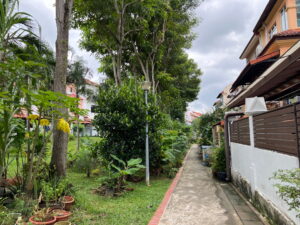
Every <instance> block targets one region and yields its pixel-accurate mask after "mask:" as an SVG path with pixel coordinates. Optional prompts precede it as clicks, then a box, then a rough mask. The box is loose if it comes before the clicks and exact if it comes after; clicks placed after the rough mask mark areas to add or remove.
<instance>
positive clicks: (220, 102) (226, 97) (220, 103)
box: [214, 84, 240, 108]
mask: <svg viewBox="0 0 300 225" xmlns="http://www.w3.org/2000/svg"><path fill="white" fill-rule="evenodd" d="M231 87H232V84H229V85H227V86H226V87H225V88H224V89H223V91H221V92H220V93H219V94H218V96H217V101H216V102H215V103H214V106H215V107H221V108H226V107H227V104H228V103H229V102H230V100H231V99H232V97H233V96H235V95H234V94H235V93H231V92H230V90H231ZM239 90H240V88H237V90H236V91H239Z"/></svg>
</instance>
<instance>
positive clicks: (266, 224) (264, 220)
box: [230, 183, 270, 225]
mask: <svg viewBox="0 0 300 225" xmlns="http://www.w3.org/2000/svg"><path fill="white" fill-rule="evenodd" d="M230 185H231V187H232V188H233V189H234V190H235V192H236V193H237V194H238V195H239V196H240V197H241V198H242V199H243V200H244V201H245V202H246V204H247V205H248V206H249V208H250V209H251V210H252V211H253V212H254V213H255V214H256V215H257V216H258V218H259V219H260V220H261V222H262V223H263V224H264V225H270V223H269V222H268V220H267V218H266V217H264V216H263V215H262V214H261V213H260V212H258V210H257V209H256V208H255V207H254V206H253V205H252V204H251V202H249V200H248V199H246V198H245V196H244V195H243V194H242V193H241V192H240V191H239V190H238V189H237V188H236V187H235V186H234V185H233V184H232V183H230Z"/></svg>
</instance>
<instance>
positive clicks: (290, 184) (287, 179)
mask: <svg viewBox="0 0 300 225" xmlns="http://www.w3.org/2000/svg"><path fill="white" fill-rule="evenodd" d="M271 179H276V180H279V181H280V182H281V183H277V184H275V187H276V188H277V189H278V193H279V195H280V197H281V198H282V199H283V200H284V201H285V202H286V203H287V204H288V205H289V207H290V208H289V210H295V211H296V212H297V217H299V218H300V169H299V168H298V169H294V170H279V171H278V172H276V173H275V174H274V176H273V177H272V178H271Z"/></svg>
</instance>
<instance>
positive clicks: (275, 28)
mask: <svg viewBox="0 0 300 225" xmlns="http://www.w3.org/2000/svg"><path fill="white" fill-rule="evenodd" d="M275 34H277V26H276V24H274V25H273V27H272V28H271V30H270V31H269V39H272V37H273V36H274V35H275Z"/></svg>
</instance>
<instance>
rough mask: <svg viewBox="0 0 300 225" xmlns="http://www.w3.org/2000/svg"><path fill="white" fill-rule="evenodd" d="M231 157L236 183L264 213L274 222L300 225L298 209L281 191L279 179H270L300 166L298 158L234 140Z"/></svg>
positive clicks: (282, 224) (281, 224)
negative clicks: (278, 187)
mask: <svg viewBox="0 0 300 225" xmlns="http://www.w3.org/2000/svg"><path fill="white" fill-rule="evenodd" d="M231 160H232V162H231V163H232V165H231V170H232V177H233V182H234V183H235V185H236V186H237V187H238V188H239V189H240V190H241V191H242V192H243V193H244V194H245V195H246V196H247V197H248V198H249V199H251V200H252V202H253V203H254V205H255V206H256V207H257V208H258V209H259V210H260V211H261V212H262V213H264V214H267V216H268V217H269V218H271V219H272V220H273V223H274V224H279V225H284V224H297V225H300V219H299V218H297V217H296V212H295V211H289V210H288V209H289V207H288V205H287V204H286V203H285V202H284V201H283V200H282V199H281V198H280V197H279V195H278V194H277V192H276V188H275V187H274V183H276V182H277V181H275V180H270V177H272V176H273V174H274V172H276V171H278V170H280V169H284V170H285V169H295V168H299V160H298V158H297V157H295V156H290V155H286V154H282V153H278V152H274V151H270V150H264V149H260V148H255V147H251V146H248V145H243V144H237V143H233V142H231Z"/></svg>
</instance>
